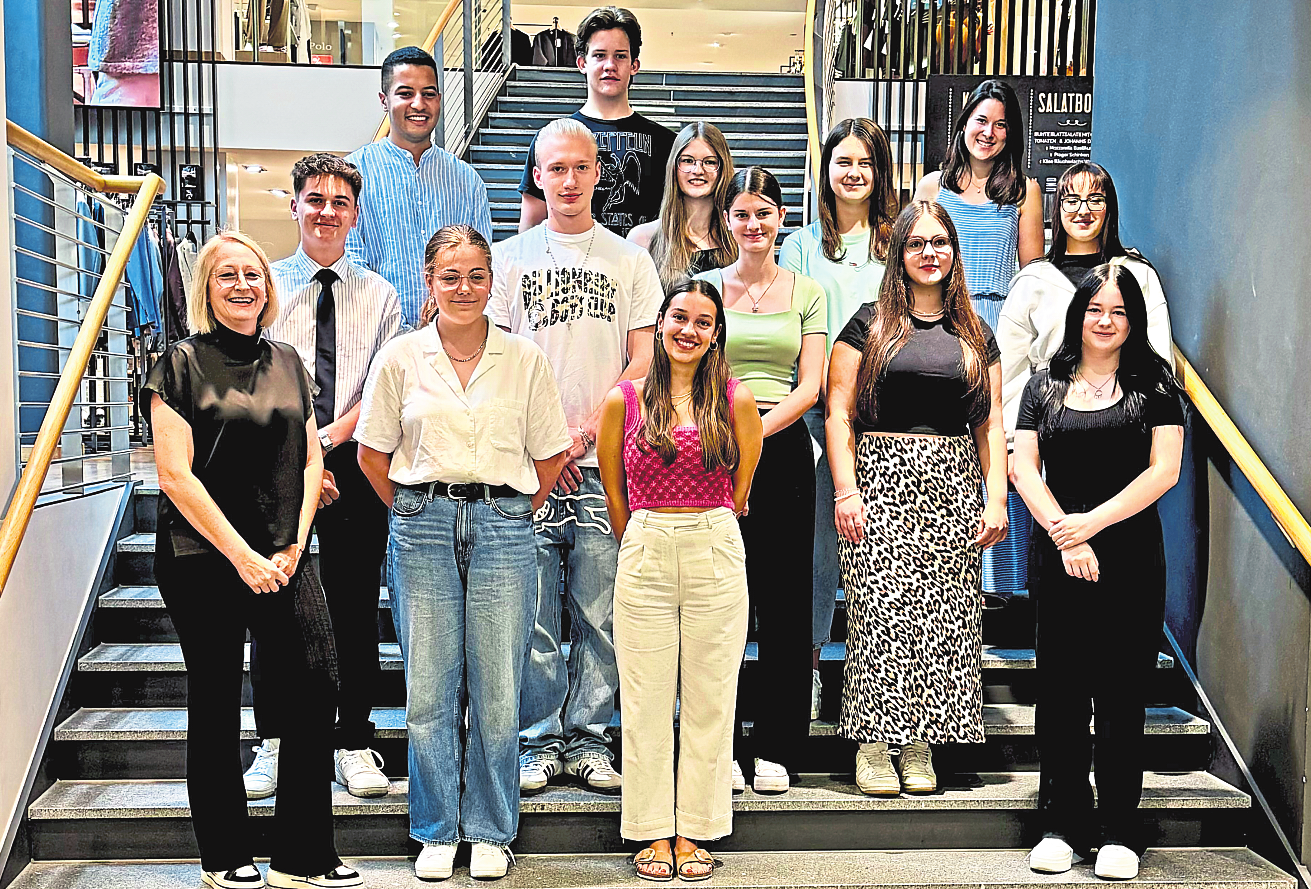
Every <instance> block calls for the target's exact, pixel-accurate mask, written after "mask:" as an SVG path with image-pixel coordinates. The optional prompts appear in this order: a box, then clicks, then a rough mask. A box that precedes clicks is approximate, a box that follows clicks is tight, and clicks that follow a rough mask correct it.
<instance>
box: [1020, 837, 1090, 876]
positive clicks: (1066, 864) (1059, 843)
mask: <svg viewBox="0 0 1311 889" xmlns="http://www.w3.org/2000/svg"><path fill="white" fill-rule="evenodd" d="M1079 861H1083V856H1082V855H1075V854H1074V850H1073V849H1072V848H1070V844H1069V843H1067V842H1065V840H1063V839H1061V838H1060V837H1043V838H1042V841H1041V842H1039V843H1038V845H1036V846H1034V847H1033V851H1032V852H1030V853H1029V869H1030V870H1036V871H1037V872H1038V873H1040V874H1063V873H1065V872H1066V871H1067V870H1069V869H1070V868H1071V867H1073V866H1074V864H1075V862H1079Z"/></svg>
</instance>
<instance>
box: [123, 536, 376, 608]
mask: <svg viewBox="0 0 1311 889" xmlns="http://www.w3.org/2000/svg"><path fill="white" fill-rule="evenodd" d="M152 552H153V549H152ZM100 607H101V608H115V609H134V610H150V609H162V608H163V607H164V598H163V597H162V596H160V594H159V587H157V586H117V587H114V588H113V589H112V590H109V591H108V592H105V593H101V594H100ZM378 607H379V608H391V594H390V593H389V592H388V590H387V588H386V587H379V588H378Z"/></svg>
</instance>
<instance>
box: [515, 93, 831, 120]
mask: <svg viewBox="0 0 1311 889" xmlns="http://www.w3.org/2000/svg"><path fill="white" fill-rule="evenodd" d="M657 89H670V87H657ZM496 98H497V101H500V102H530V103H534V104H546V103H548V102H550V103H553V104H558V103H560V102H563V101H573V100H574V97H573V96H497V97H496ZM629 104H630V105H632V106H633V110H634V111H637V112H639V113H642V114H645V111H644V110H643V109H645V108H651V107H655V106H664V105H704V106H706V107H707V108H801V109H804V108H805V107H806V102H805V100H804V99H802V101H800V102H767V101H762V100H759V99H755V100H750V101H746V102H738V101H733V102H724V101H717V100H715V99H663V98H661V99H652V98H649V97H647V96H638V97H632V98H630V100H629Z"/></svg>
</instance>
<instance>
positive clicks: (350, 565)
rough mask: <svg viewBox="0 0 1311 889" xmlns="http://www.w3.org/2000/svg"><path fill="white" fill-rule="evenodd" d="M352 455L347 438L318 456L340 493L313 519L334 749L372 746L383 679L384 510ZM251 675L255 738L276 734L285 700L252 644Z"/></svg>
mask: <svg viewBox="0 0 1311 889" xmlns="http://www.w3.org/2000/svg"><path fill="white" fill-rule="evenodd" d="M355 454H356V448H355V445H354V444H353V443H349V442H348V443H347V444H346V445H345V446H343V447H340V448H336V449H335V450H333V451H332V452H331V453H330V454H328V455H327V456H326V457H324V459H323V468H324V469H325V470H327V471H329V472H331V473H332V474H333V479H334V481H335V482H336V485H337V489H338V490H339V491H340V492H341V497H340V498H339V499H338V500H337V501H336V502H334V503H332V504H330V505H329V506H325V507H322V508H320V509H319V511H318V513H317V514H316V515H315V517H314V530H315V531H316V532H317V534H318V537H319V576H320V578H321V579H322V582H323V594H324V596H325V597H326V598H327V600H328V613H329V614H330V615H331V616H332V627H333V633H334V634H335V636H336V643H337V671H338V674H339V676H340V680H341V684H340V690H339V692H338V696H337V726H336V729H335V730H334V731H333V739H332V746H333V747H334V748H336V749H339V750H340V749H345V750H363V749H364V748H366V747H370V746H372V744H373V730H374V725H373V722H372V721H371V720H370V718H369V717H370V714H371V713H372V711H373V703H374V695H375V694H377V689H378V686H379V684H380V682H381V680H382V668H381V667H380V666H379V663H378V586H379V584H380V582H381V578H382V563H383V560H384V559H385V558H386V555H387V507H386V506H384V505H383V503H382V501H381V500H379V499H378V495H377V494H376V493H375V492H374V490H373V488H372V487H371V486H370V485H369V480H368V479H367V478H365V477H364V473H363V472H361V471H360V467H359V463H358V462H356V459H355ZM306 558H308V556H306ZM250 680H251V686H252V689H251V690H252V692H253V694H254V699H255V729H256V731H258V732H259V736H260V737H261V738H281V737H282V736H283V733H284V731H285V729H284V728H283V726H284V724H285V720H284V719H283V714H285V713H286V712H287V710H286V703H287V702H286V701H281V700H279V699H278V696H277V695H276V694H275V693H272V692H271V691H270V689H269V688H268V685H267V683H266V682H265V681H264V665H263V655H262V652H261V651H260V645H259V643H258V642H257V641H256V642H252V643H251V646H250Z"/></svg>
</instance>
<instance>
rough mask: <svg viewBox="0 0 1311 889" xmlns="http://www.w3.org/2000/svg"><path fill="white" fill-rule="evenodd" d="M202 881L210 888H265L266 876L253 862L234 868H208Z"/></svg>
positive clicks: (203, 873) (201, 877)
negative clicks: (263, 875) (261, 873)
mask: <svg viewBox="0 0 1311 889" xmlns="http://www.w3.org/2000/svg"><path fill="white" fill-rule="evenodd" d="M200 882H202V883H204V884H205V885H206V886H209V887H210V889H264V878H263V877H262V876H260V873H259V870H258V869H257V868H256V867H255V865H253V864H244V865H242V866H241V867H234V868H233V869H232V870H207V871H203V872H202V873H201V875H200Z"/></svg>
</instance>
